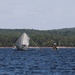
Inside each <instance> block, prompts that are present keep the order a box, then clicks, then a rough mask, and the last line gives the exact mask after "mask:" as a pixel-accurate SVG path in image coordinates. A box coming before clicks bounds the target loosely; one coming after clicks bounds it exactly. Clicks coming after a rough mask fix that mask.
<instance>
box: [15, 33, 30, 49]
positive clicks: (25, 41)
mask: <svg viewBox="0 0 75 75" xmlns="http://www.w3.org/2000/svg"><path fill="white" fill-rule="evenodd" d="M29 40H30V38H29V36H28V35H27V34H26V33H23V34H22V35H21V37H20V38H19V39H18V40H17V43H16V47H17V48H18V49H22V48H23V47H28V46H29Z"/></svg>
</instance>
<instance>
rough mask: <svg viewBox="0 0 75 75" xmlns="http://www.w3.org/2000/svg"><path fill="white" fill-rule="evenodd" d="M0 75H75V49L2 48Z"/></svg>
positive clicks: (0, 53) (0, 49) (0, 51)
mask: <svg viewBox="0 0 75 75" xmlns="http://www.w3.org/2000/svg"><path fill="white" fill-rule="evenodd" d="M0 75H75V49H74V48H63V49H62V48H60V49H58V50H56V51H55V50H51V49H50V48H44V49H43V50H40V49H28V50H26V51H18V50H16V49H12V48H0Z"/></svg>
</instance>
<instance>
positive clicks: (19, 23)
mask: <svg viewBox="0 0 75 75" xmlns="http://www.w3.org/2000/svg"><path fill="white" fill-rule="evenodd" d="M70 27H75V0H0V28H7V29H8V28H11V29H16V28H17V29H39V30H50V29H60V28H70Z"/></svg>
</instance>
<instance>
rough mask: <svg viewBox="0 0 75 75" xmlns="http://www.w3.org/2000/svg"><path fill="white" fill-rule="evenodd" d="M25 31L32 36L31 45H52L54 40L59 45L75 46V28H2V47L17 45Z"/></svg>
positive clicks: (0, 44)
mask: <svg viewBox="0 0 75 75" xmlns="http://www.w3.org/2000/svg"><path fill="white" fill-rule="evenodd" d="M24 32H26V33H27V34H28V36H29V37H30V46H36V45H37V46H40V47H51V46H53V43H54V42H56V43H57V45H58V46H67V47H68V46H71V47H73V46H75V28H65V29H56V30H34V29H0V47H7V46H8V47H12V46H15V45H16V41H17V40H18V38H19V37H20V36H21V35H22V33H24ZM33 42H35V44H36V45H35V44H34V43H33Z"/></svg>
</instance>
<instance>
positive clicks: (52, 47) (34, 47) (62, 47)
mask: <svg viewBox="0 0 75 75" xmlns="http://www.w3.org/2000/svg"><path fill="white" fill-rule="evenodd" d="M0 48H16V47H0ZM28 48H53V47H28ZM57 48H75V47H70V46H69V47H66V46H57Z"/></svg>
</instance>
